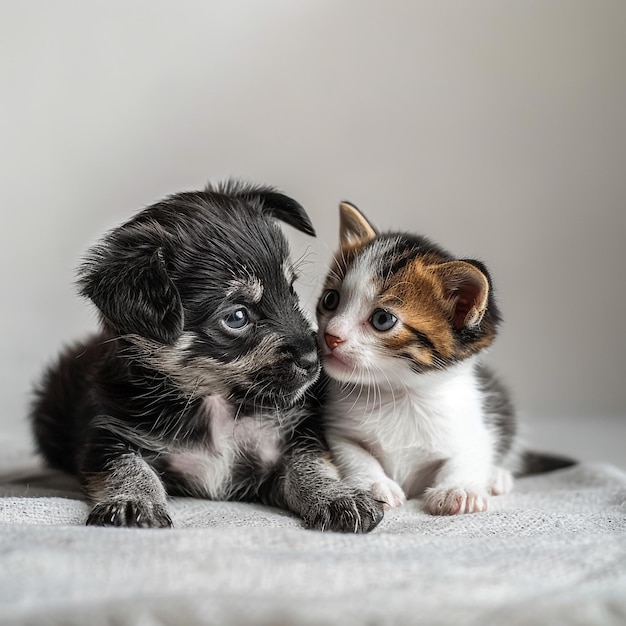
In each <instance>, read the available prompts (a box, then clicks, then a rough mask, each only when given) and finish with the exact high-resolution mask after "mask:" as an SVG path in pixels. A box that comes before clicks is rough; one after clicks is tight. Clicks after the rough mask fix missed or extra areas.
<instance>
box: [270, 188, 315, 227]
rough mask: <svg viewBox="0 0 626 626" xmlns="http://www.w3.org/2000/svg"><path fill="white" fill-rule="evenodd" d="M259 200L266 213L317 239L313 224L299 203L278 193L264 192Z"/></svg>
mask: <svg viewBox="0 0 626 626" xmlns="http://www.w3.org/2000/svg"><path fill="white" fill-rule="evenodd" d="M258 198H259V200H260V201H261V205H262V207H263V210H264V211H265V213H268V214H269V215H271V216H272V217H275V218H276V219H278V220H282V221H283V222H285V223H286V224H289V226H293V227H294V228H295V229H296V230H299V231H301V232H303V233H306V234H307V235H311V237H315V229H314V228H313V224H311V220H310V219H309V216H308V215H307V213H306V211H305V210H304V208H303V206H302V205H301V204H300V203H299V202H296V201H295V200H294V199H293V198H290V197H289V196H286V195H284V194H282V193H279V192H277V191H263V192H261V193H259V195H258Z"/></svg>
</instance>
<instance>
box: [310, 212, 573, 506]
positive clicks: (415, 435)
mask: <svg viewBox="0 0 626 626" xmlns="http://www.w3.org/2000/svg"><path fill="white" fill-rule="evenodd" d="M317 319H318V324H319V333H318V344H319V348H320V351H321V354H322V359H323V365H324V369H325V371H326V373H327V374H328V375H329V376H330V377H331V379H332V380H331V382H330V400H329V404H328V407H327V412H326V418H325V419H326V430H327V437H328V441H329V445H330V447H331V451H332V454H333V457H334V460H335V462H336V463H337V465H338V466H339V468H340V470H341V471H342V473H343V475H344V477H346V478H347V479H349V480H350V481H352V482H353V483H354V484H355V485H358V486H360V487H361V488H369V489H371V491H372V494H373V495H374V497H375V498H376V499H378V500H380V501H383V502H384V503H385V506H386V507H395V506H399V505H401V504H402V503H403V502H404V501H405V499H406V498H407V497H409V498H412V497H416V496H419V495H424V502H425V507H426V510H427V511H429V512H430V513H433V514H439V515H454V514H457V513H473V512H477V511H485V510H487V507H488V501H489V496H490V495H497V494H503V493H507V492H508V491H510V489H511V488H512V485H513V474H517V473H532V472H536V471H548V470H550V469H556V468H558V467H565V466H567V465H570V464H572V462H571V461H569V460H568V459H563V458H557V457H547V456H544V455H538V454H531V453H523V452H521V451H520V449H519V445H518V443H517V440H516V419H515V412H514V409H513V406H512V404H511V401H510V399H509V396H508V394H507V391H506V389H505V388H504V387H503V386H502V385H501V384H500V382H499V381H498V379H497V378H496V377H495V376H494V375H493V373H492V372H491V371H490V370H488V369H487V368H485V367H484V366H483V365H481V364H480V362H479V360H478V359H479V356H480V354H481V353H482V352H483V351H484V350H485V349H486V348H487V347H488V346H490V345H491V344H492V343H493V341H494V339H495V337H496V331H497V327H498V323H499V322H500V313H499V311H498V308H497V306H496V303H495V301H494V297H493V289H492V285H491V279H490V276H489V273H488V272H487V269H486V268H485V266H484V265H483V264H482V263H480V262H479V261H475V260H468V259H464V260H459V259H456V258H455V257H453V256H452V255H450V254H449V253H448V252H446V251H445V250H443V249H442V248H440V247H439V246H438V245H436V244H434V243H432V242H431V241H429V240H428V239H426V238H424V237H420V236H413V235H406V234H398V233H383V234H379V233H378V232H377V231H376V229H375V228H374V227H373V226H372V225H371V224H370V222H368V220H367V219H366V218H365V217H364V216H363V214H362V213H360V212H359V210H358V209H357V208H356V207H355V206H353V205H351V204H349V203H347V202H344V203H342V204H341V205H340V251H339V254H338V255H337V256H336V258H335V260H334V265H333V267H332V268H331V270H330V272H329V274H328V276H327V278H326V283H325V288H324V291H323V293H322V296H321V298H320V300H319V304H318V307H317Z"/></svg>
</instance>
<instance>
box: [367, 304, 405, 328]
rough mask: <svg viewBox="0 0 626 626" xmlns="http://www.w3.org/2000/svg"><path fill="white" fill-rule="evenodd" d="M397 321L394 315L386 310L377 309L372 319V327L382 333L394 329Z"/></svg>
mask: <svg viewBox="0 0 626 626" xmlns="http://www.w3.org/2000/svg"><path fill="white" fill-rule="evenodd" d="M397 321H398V318H397V317H396V316H395V315H394V314H393V313H389V311H385V309H376V310H375V311H374V314H373V315H372V317H371V319H370V322H371V324H372V326H373V327H374V328H375V329H376V330H380V331H381V332H383V331H385V330H390V329H391V328H393V327H394V326H395V325H396V323H397Z"/></svg>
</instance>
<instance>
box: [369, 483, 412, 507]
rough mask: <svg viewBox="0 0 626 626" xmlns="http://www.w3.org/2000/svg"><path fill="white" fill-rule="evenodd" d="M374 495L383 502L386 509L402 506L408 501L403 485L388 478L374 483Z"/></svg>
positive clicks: (375, 498)
mask: <svg viewBox="0 0 626 626" xmlns="http://www.w3.org/2000/svg"><path fill="white" fill-rule="evenodd" d="M372 497H373V498H374V500H378V501H379V502H382V503H383V508H384V509H392V508H394V507H396V506H402V505H403V504H404V503H405V502H406V495H405V494H404V491H403V490H402V487H400V485H398V483H397V482H396V481H395V480H391V478H386V479H385V480H381V481H379V482H377V483H374V484H373V485H372Z"/></svg>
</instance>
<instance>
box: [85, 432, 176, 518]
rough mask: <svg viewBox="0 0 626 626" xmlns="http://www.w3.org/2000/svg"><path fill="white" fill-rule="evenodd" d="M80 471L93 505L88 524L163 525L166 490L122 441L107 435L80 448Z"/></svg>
mask: <svg viewBox="0 0 626 626" xmlns="http://www.w3.org/2000/svg"><path fill="white" fill-rule="evenodd" d="M80 474H81V478H82V480H83V484H84V487H85V490H86V492H87V495H88V496H89V497H90V499H91V500H92V502H94V503H95V504H94V507H93V509H92V510H91V513H90V514H89V517H88V518H87V525H91V526H127V527H139V528H167V527H170V526H171V525H172V520H171V519H170V516H169V515H168V513H167V506H166V497H167V496H166V493H165V488H164V487H163V483H162V482H161V479H160V478H159V477H158V475H157V474H156V472H155V471H154V470H153V469H152V468H151V467H150V466H149V465H148V463H146V461H145V460H144V459H143V458H142V457H141V456H140V455H139V453H138V452H136V451H135V450H133V449H132V448H131V447H130V446H129V445H128V444H127V443H126V442H124V441H122V440H115V439H113V438H112V437H111V436H110V435H106V436H104V437H102V436H101V437H99V438H98V440H96V439H95V438H94V440H92V442H91V443H89V444H88V445H87V446H86V447H85V449H84V450H83V455H82V463H81V467H80Z"/></svg>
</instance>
